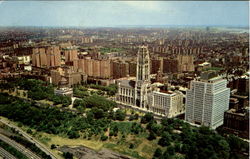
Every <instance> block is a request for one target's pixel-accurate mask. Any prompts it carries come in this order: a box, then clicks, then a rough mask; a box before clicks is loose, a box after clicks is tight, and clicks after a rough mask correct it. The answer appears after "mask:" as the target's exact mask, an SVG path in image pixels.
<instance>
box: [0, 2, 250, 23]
mask: <svg viewBox="0 0 250 159" xmlns="http://www.w3.org/2000/svg"><path fill="white" fill-rule="evenodd" d="M248 13H249V3H248V2H247V1H220V2H215V1H198V2H193V1H105V2H100V1H52V2H48V1H47V2H46V1H0V14H1V15H2V16H1V19H0V26H52V27H69V26H74V27H110V26H111V27H117V26H171V25H177V26H178V25H185V26H204V25H205V26H213V25H216V26H249V14H248Z"/></svg>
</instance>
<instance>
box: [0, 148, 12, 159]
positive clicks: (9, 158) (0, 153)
mask: <svg viewBox="0 0 250 159" xmlns="http://www.w3.org/2000/svg"><path fill="white" fill-rule="evenodd" d="M0 156H1V157H2V158H4V159H5V158H6V159H16V157H15V156H13V155H12V154H10V153H9V152H8V151H6V150H5V149H3V148H2V147H0Z"/></svg>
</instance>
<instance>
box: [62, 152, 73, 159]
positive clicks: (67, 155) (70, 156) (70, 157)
mask: <svg viewBox="0 0 250 159" xmlns="http://www.w3.org/2000/svg"><path fill="white" fill-rule="evenodd" d="M63 157H64V158H65V159H73V154H72V153H70V152H63Z"/></svg>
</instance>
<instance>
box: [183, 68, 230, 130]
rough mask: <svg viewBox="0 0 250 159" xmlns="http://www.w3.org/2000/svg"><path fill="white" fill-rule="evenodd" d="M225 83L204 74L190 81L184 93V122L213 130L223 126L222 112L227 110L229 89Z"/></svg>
mask: <svg viewBox="0 0 250 159" xmlns="http://www.w3.org/2000/svg"><path fill="white" fill-rule="evenodd" d="M226 85H227V81H226V80H224V79H222V78H221V77H218V76H217V77H215V75H213V73H211V72H205V73H203V74H202V75H201V77H200V78H197V79H195V80H193V81H191V88H190V89H189V90H187V93H186V113H185V120H186V121H188V122H190V123H195V124H199V125H205V126H209V127H211V128H213V129H215V128H217V127H218V126H220V125H222V124H223V118H224V112H225V111H227V110H228V109H229V96H230V89H229V88H227V87H226Z"/></svg>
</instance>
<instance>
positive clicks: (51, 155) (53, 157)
mask: <svg viewBox="0 0 250 159" xmlns="http://www.w3.org/2000/svg"><path fill="white" fill-rule="evenodd" d="M0 122H2V123H4V124H5V125H7V126H9V127H11V128H14V129H15V130H16V131H18V132H19V133H20V134H22V135H23V137H25V138H26V139H27V140H28V141H30V142H31V143H34V144H35V145H36V146H37V147H38V148H39V149H41V150H42V151H43V152H45V153H46V154H47V155H49V156H50V157H51V158H52V159H57V157H56V156H55V155H54V154H53V152H51V151H50V150H49V149H48V148H47V147H46V146H45V145H43V144H42V143H40V142H39V141H37V140H36V139H34V138H33V137H32V136H30V135H29V134H28V133H26V132H25V131H23V130H22V129H21V128H19V127H17V126H15V125H13V124H11V123H10V122H8V121H6V120H5V119H2V118H0Z"/></svg>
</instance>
